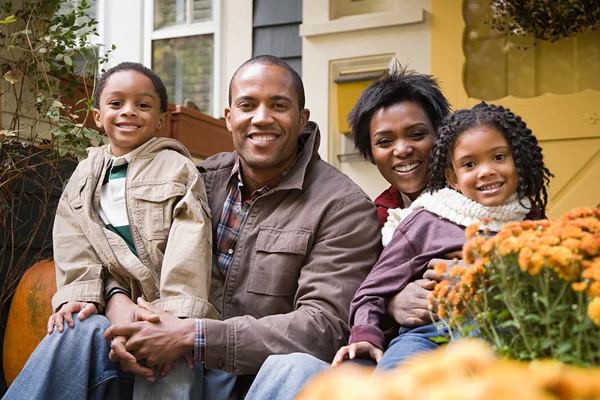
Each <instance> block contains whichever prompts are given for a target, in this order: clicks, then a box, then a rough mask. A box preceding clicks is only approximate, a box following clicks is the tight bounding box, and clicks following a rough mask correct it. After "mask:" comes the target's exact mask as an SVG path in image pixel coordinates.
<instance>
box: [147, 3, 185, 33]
mask: <svg viewBox="0 0 600 400" xmlns="http://www.w3.org/2000/svg"><path fill="white" fill-rule="evenodd" d="M185 3H186V0H154V29H160V28H164V27H165V26H172V25H180V24H185V23H186V8H187V7H186V5H185Z"/></svg>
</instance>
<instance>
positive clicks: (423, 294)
mask: <svg viewBox="0 0 600 400" xmlns="http://www.w3.org/2000/svg"><path fill="white" fill-rule="evenodd" d="M436 283H437V282H436V281H434V280H431V279H418V280H416V281H414V282H411V283H409V284H408V285H406V287H405V288H404V289H402V290H401V291H400V292H398V293H396V295H394V297H392V298H391V299H390V301H389V303H388V306H387V313H388V314H389V315H391V316H392V317H393V318H394V320H396V322H397V323H398V325H400V326H404V327H407V328H416V327H419V326H424V325H428V324H430V323H431V321H432V318H433V319H434V320H436V321H437V320H438V316H437V314H432V313H430V311H429V299H428V296H429V294H430V293H431V291H432V290H433V288H434V287H435V285H436Z"/></svg>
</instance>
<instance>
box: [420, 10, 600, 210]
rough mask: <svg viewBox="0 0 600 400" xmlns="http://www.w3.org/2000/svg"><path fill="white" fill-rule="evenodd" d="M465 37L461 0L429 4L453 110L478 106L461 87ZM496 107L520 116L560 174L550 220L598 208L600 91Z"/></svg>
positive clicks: (435, 58) (438, 68) (434, 63)
mask: <svg viewBox="0 0 600 400" xmlns="http://www.w3.org/2000/svg"><path fill="white" fill-rule="evenodd" d="M463 35H464V21H463V18H462V0H431V73H432V74H433V75H435V76H437V77H438V78H439V79H440V81H441V86H442V90H443V92H444V93H445V95H446V96H447V97H448V99H449V101H450V103H451V104H452V106H453V107H454V108H455V109H460V108H466V107H471V106H473V105H475V104H477V103H478V102H479V99H474V98H469V97H468V95H467V93H466V91H465V89H464V86H463V71H464V70H463V68H464V67H463V66H464V61H465V58H464V53H463V48H462V43H463ZM595 67H596V68H597V67H598V66H597V65H596V66H595ZM599 73H600V71H599ZM553 78H554V79H558V80H560V79H561V76H558V75H557V76H554V77H553ZM546 79H547V77H546ZM493 103H497V104H502V105H504V106H506V107H509V108H510V109H511V110H513V111H514V112H515V113H516V114H518V115H520V116H521V117H522V118H523V120H524V121H525V122H526V123H527V125H528V127H530V128H531V129H532V131H533V132H534V134H535V135H536V137H537V138H538V140H539V142H540V145H541V147H542V149H543V152H544V160H545V163H546V165H547V166H548V168H549V169H550V170H551V171H552V172H553V173H554V174H555V175H556V177H555V178H554V179H553V180H552V182H551V185H550V188H549V197H550V202H549V207H548V215H549V216H551V217H557V216H560V215H561V214H563V213H564V212H565V211H567V210H569V209H571V208H574V207H578V206H598V205H599V204H600V185H599V182H600V92H598V91H594V90H590V89H587V90H584V91H581V92H578V93H574V94H569V95H556V94H552V93H546V94H543V95H541V96H538V97H532V98H515V97H511V96H508V97H504V98H502V99H499V100H494V101H493Z"/></svg>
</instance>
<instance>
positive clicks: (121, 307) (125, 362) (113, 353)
mask: <svg viewBox="0 0 600 400" xmlns="http://www.w3.org/2000/svg"><path fill="white" fill-rule="evenodd" d="M106 318H108V320H109V321H110V324H111V326H112V325H119V324H125V323H130V322H136V321H148V322H156V321H158V320H159V318H160V317H159V316H158V315H156V314H153V313H152V312H150V311H148V310H145V309H143V308H141V307H138V306H137V305H136V304H135V303H134V302H133V301H132V300H131V299H130V298H129V297H127V296H126V295H124V294H121V293H118V294H115V295H114V296H113V297H111V299H110V300H109V301H108V303H107V304H106ZM104 335H105V336H106V333H105V334H104ZM126 343H127V336H114V337H112V340H111V343H110V348H111V350H110V354H109V358H110V359H111V361H114V362H117V361H119V362H120V364H121V369H122V370H123V371H125V372H132V373H134V374H135V375H138V376H140V377H143V378H146V379H147V380H148V381H150V382H154V381H155V377H154V372H153V371H152V368H148V367H144V366H143V365H142V364H140V363H139V362H138V361H137V360H136V358H135V357H134V356H133V354H131V353H129V352H128V351H127V348H126ZM165 373H166V372H165Z"/></svg>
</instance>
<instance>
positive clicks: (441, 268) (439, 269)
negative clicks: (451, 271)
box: [433, 262, 447, 278]
mask: <svg viewBox="0 0 600 400" xmlns="http://www.w3.org/2000/svg"><path fill="white" fill-rule="evenodd" d="M446 268H447V266H446V263H445V262H441V263H438V264H436V265H435V266H434V267H433V271H434V272H435V274H436V275H437V277H438V278H439V277H440V276H442V274H443V273H444V272H446Z"/></svg>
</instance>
